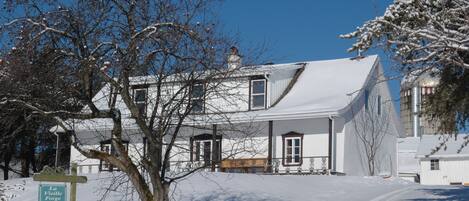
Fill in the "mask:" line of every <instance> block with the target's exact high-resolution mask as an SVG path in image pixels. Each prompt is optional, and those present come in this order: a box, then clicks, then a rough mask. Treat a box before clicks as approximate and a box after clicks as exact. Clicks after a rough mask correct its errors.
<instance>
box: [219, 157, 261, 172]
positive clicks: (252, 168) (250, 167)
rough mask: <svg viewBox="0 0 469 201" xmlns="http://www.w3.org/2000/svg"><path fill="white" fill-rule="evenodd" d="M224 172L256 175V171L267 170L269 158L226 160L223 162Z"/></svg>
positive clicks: (221, 165) (222, 168)
mask: <svg viewBox="0 0 469 201" xmlns="http://www.w3.org/2000/svg"><path fill="white" fill-rule="evenodd" d="M220 168H221V171H222V172H227V171H229V170H236V171H239V172H244V173H254V172H256V170H262V172H265V171H266V170H267V158H248V159H225V160H223V161H221V164H220Z"/></svg>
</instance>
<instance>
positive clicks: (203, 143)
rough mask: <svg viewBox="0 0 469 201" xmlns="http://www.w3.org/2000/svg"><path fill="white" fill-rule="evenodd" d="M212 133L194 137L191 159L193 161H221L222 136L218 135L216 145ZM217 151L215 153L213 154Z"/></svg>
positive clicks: (205, 162)
mask: <svg viewBox="0 0 469 201" xmlns="http://www.w3.org/2000/svg"><path fill="white" fill-rule="evenodd" d="M211 136H212V135H207V134H205V135H201V136H196V137H194V138H193V139H192V146H191V147H192V149H191V155H192V157H191V159H192V161H200V162H203V164H206V165H208V164H210V163H211V161H212V160H213V161H219V160H220V158H221V144H220V141H221V138H220V137H217V139H216V140H215V146H213V142H214V141H213V139H211ZM213 153H215V154H213Z"/></svg>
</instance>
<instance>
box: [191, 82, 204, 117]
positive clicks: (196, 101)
mask: <svg viewBox="0 0 469 201" xmlns="http://www.w3.org/2000/svg"><path fill="white" fill-rule="evenodd" d="M204 90H205V89H204V85H203V84H196V85H194V86H193V87H192V94H191V104H192V112H193V113H203V112H204V94H205V92H204Z"/></svg>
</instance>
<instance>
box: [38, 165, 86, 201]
mask: <svg viewBox="0 0 469 201" xmlns="http://www.w3.org/2000/svg"><path fill="white" fill-rule="evenodd" d="M71 172H72V175H66V174H65V171H64V170H63V169H62V168H51V167H47V166H46V167H44V169H43V170H42V171H41V173H39V174H35V175H33V180H34V181H45V182H65V183H70V201H76V200H77V195H76V194H77V183H86V182H87V181H88V179H87V178H86V177H84V176H77V164H76V163H72V171H71ZM43 186H49V187H50V188H47V187H45V188H44V193H45V194H47V195H51V196H52V195H56V194H60V193H58V192H59V190H60V189H61V187H59V186H64V188H66V187H65V185H47V184H41V185H39V201H66V199H64V200H60V199H58V198H57V199H45V200H41V196H42V191H41V190H42V189H41V187H43ZM47 189H49V191H47ZM54 189H59V190H58V191H52V190H54ZM63 192H64V193H63V194H64V196H65V190H64V191H63ZM45 194H44V195H45ZM54 198H55V197H54Z"/></svg>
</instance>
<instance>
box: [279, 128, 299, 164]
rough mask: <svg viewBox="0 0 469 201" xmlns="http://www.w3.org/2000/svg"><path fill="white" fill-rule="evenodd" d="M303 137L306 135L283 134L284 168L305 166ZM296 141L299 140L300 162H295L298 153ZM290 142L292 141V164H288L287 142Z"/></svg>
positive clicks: (295, 133)
mask: <svg viewBox="0 0 469 201" xmlns="http://www.w3.org/2000/svg"><path fill="white" fill-rule="evenodd" d="M303 137H304V134H301V133H297V132H293V131H291V132H289V133H286V134H283V135H282V164H283V166H301V165H303ZM295 139H299V143H300V145H299V152H300V153H299V154H298V155H299V161H298V162H295V155H297V153H295V145H294V140H295ZM288 140H292V147H291V149H292V162H288V161H287V153H286V152H287V148H288V145H287V142H288Z"/></svg>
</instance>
